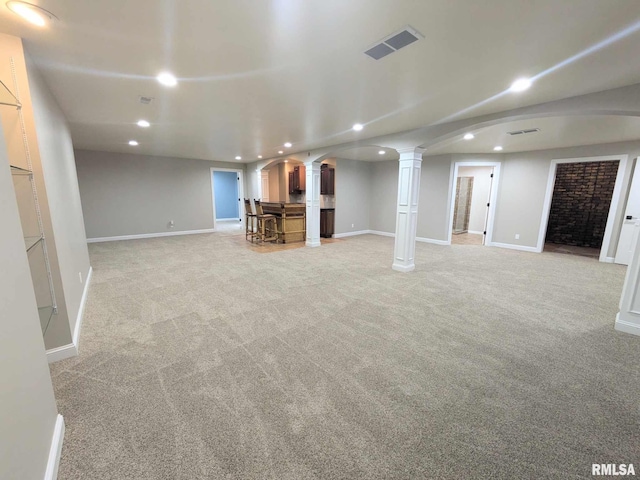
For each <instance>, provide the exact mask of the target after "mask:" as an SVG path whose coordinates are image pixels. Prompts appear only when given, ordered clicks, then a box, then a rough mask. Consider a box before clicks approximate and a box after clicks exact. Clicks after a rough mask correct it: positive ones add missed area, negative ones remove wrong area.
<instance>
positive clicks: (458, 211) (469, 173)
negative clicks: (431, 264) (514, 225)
mask: <svg viewBox="0 0 640 480" xmlns="http://www.w3.org/2000/svg"><path fill="white" fill-rule="evenodd" d="M499 166H500V165H499V163H497V162H480V161H478V162H456V163H455V164H454V168H453V184H452V199H451V215H450V224H449V242H450V243H451V244H454V245H455V244H457V245H485V244H488V243H490V242H491V231H492V230H493V212H494V208H495V196H496V195H495V192H496V188H495V186H496V185H497V180H498V173H499Z"/></svg>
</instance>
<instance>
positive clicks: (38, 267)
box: [0, 81, 57, 336]
mask: <svg viewBox="0 0 640 480" xmlns="http://www.w3.org/2000/svg"><path fill="white" fill-rule="evenodd" d="M0 105H3V106H5V107H13V108H15V109H16V115H18V119H19V121H20V125H21V126H22V129H23V139H24V143H25V158H24V159H19V158H11V159H10V161H11V162H12V165H10V167H11V176H12V178H13V187H14V190H15V194H16V200H17V203H18V210H19V213H20V223H21V224H22V233H23V236H24V247H25V251H26V252H27V258H28V259H29V268H30V270H31V280H32V282H33V290H34V293H35V296H36V302H37V304H38V313H39V316H40V328H41V330H42V335H43V336H44V334H45V333H46V331H47V328H49V325H50V324H51V320H52V319H53V318H54V316H55V314H56V313H57V306H56V297H55V292H54V289H53V280H52V278H51V268H50V265H49V256H48V254H47V243H46V238H45V234H44V228H43V225H42V215H41V211H40V204H39V202H38V192H37V189H36V184H35V181H34V178H33V171H32V170H31V159H30V156H29V150H28V144H27V143H26V135H25V134H24V122H23V121H22V117H21V111H20V109H21V107H22V106H21V104H20V102H19V101H18V99H17V98H16V96H15V95H13V93H11V91H10V90H9V89H8V88H7V86H6V85H5V84H4V83H3V82H2V81H0ZM14 162H15V164H13V163H14ZM18 163H20V164H24V165H25V166H18V165H17V164H18Z"/></svg>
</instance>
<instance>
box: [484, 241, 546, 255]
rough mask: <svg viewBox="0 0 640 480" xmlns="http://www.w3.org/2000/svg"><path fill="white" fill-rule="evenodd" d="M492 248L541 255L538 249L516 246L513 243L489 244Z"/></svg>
mask: <svg viewBox="0 0 640 480" xmlns="http://www.w3.org/2000/svg"><path fill="white" fill-rule="evenodd" d="M488 245H489V246H490V247H498V248H508V249H509V250H520V251H521V252H531V253H540V252H539V251H538V248H537V247H527V246H525V245H514V244H512V243H496V242H491V243H489V244H488Z"/></svg>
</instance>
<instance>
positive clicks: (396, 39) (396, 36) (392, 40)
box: [364, 25, 424, 60]
mask: <svg viewBox="0 0 640 480" xmlns="http://www.w3.org/2000/svg"><path fill="white" fill-rule="evenodd" d="M421 38H424V36H423V35H422V34H421V33H420V32H418V31H417V30H416V29H415V28H413V27H410V26H409V25H407V26H406V27H404V28H403V29H402V30H400V31H399V32H395V33H392V34H391V35H388V36H387V37H386V38H385V39H384V40H382V41H381V42H379V43H376V44H375V45H373V46H371V47H370V48H368V49H367V50H366V51H365V52H364V53H365V55H369V56H370V57H371V58H373V59H374V60H380V59H381V58H383V57H386V56H387V55H389V54H391V53H393V52H397V51H398V50H400V49H401V48H404V47H406V46H407V45H411V44H412V43H413V42H417V41H418V40H420V39H421Z"/></svg>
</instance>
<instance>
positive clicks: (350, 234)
mask: <svg viewBox="0 0 640 480" xmlns="http://www.w3.org/2000/svg"><path fill="white" fill-rule="evenodd" d="M368 233H371V230H358V231H356V232H345V233H334V234H333V238H345V237H355V236H356V235H366V234H368Z"/></svg>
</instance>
